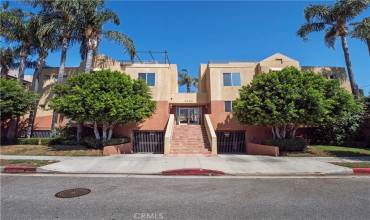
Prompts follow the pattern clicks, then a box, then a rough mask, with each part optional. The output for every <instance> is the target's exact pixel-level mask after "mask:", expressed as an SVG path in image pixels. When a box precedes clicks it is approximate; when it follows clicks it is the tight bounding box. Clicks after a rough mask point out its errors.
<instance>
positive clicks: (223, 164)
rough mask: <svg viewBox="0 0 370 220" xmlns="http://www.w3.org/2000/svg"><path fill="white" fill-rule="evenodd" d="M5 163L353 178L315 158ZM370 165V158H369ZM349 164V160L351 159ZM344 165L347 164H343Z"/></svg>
mask: <svg viewBox="0 0 370 220" xmlns="http://www.w3.org/2000/svg"><path fill="white" fill-rule="evenodd" d="M0 158H1V159H33V160H35V159H41V160H58V161H60V162H58V163H54V164H50V165H46V166H43V167H40V168H41V170H44V171H52V172H62V173H108V174H109V173H121V174H160V173H161V172H162V171H166V170H174V169H184V168H200V169H211V170H218V171H223V172H225V173H226V174H230V175H334V174H352V169H349V168H345V167H341V166H336V165H333V164H330V163H328V162H341V161H338V160H334V159H333V158H331V159H328V158H326V159H320V158H312V157H270V156H254V155H219V156H217V157H167V156H163V155H153V154H132V155H115V156H106V157H53V156H13V155H1V156H0ZM368 159H369V161H370V158H368ZM348 160H349V159H348ZM342 162H343V161H342Z"/></svg>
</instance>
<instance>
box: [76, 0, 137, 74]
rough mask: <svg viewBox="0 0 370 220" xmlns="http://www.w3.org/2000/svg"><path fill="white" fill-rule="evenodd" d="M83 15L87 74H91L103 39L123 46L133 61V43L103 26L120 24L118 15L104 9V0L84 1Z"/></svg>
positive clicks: (83, 48) (83, 44) (83, 55)
mask: <svg viewBox="0 0 370 220" xmlns="http://www.w3.org/2000/svg"><path fill="white" fill-rule="evenodd" d="M81 4H82V8H84V10H83V12H82V14H81V20H82V21H83V25H81V34H80V36H82V39H81V47H80V51H81V56H82V58H86V59H85V61H86V64H85V72H91V68H92V62H93V56H94V54H95V53H96V49H97V48H98V45H99V42H100V39H101V37H105V38H107V39H109V40H112V41H114V42H117V43H119V44H121V45H122V46H123V47H124V48H125V49H126V50H127V51H128V53H129V55H130V57H131V60H132V59H133V58H134V56H135V47H134V44H133V41H132V40H131V39H130V38H129V37H128V36H126V35H125V34H123V33H121V32H118V31H104V30H103V25H104V24H105V23H107V22H109V21H111V22H112V23H113V24H115V25H119V24H120V20H119V17H118V15H117V14H115V13H114V12H113V11H111V10H109V9H105V8H104V0H90V1H82V2H81Z"/></svg>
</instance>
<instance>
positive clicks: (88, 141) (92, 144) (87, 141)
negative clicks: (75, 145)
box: [81, 137, 103, 149]
mask: <svg viewBox="0 0 370 220" xmlns="http://www.w3.org/2000/svg"><path fill="white" fill-rule="evenodd" d="M81 144H82V145H84V146H86V147H89V148H94V149H100V148H103V143H102V141H100V140H96V139H95V138H94V137H85V138H83V139H82V141H81Z"/></svg>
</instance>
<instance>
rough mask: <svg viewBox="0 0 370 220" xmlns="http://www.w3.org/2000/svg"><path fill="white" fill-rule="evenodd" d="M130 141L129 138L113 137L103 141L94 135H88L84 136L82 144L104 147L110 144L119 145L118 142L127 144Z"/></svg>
mask: <svg viewBox="0 0 370 220" xmlns="http://www.w3.org/2000/svg"><path fill="white" fill-rule="evenodd" d="M127 142H128V139H127V138H112V139H110V140H107V141H104V142H103V141H101V140H96V139H95V138H94V137H86V138H83V140H82V142H81V143H82V145H85V146H87V147H89V148H96V149H99V148H103V147H104V146H108V145H118V144H125V143H127Z"/></svg>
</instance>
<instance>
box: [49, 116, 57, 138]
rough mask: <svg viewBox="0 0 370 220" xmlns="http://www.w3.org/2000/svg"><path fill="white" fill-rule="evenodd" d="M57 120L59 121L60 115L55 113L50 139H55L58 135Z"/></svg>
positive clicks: (52, 119)
mask: <svg viewBox="0 0 370 220" xmlns="http://www.w3.org/2000/svg"><path fill="white" fill-rule="evenodd" d="M57 120H58V113H56V112H55V111H53V116H52V118H51V129H50V130H51V132H50V137H55V136H56V134H57V130H56V129H57V128H56V124H57Z"/></svg>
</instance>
